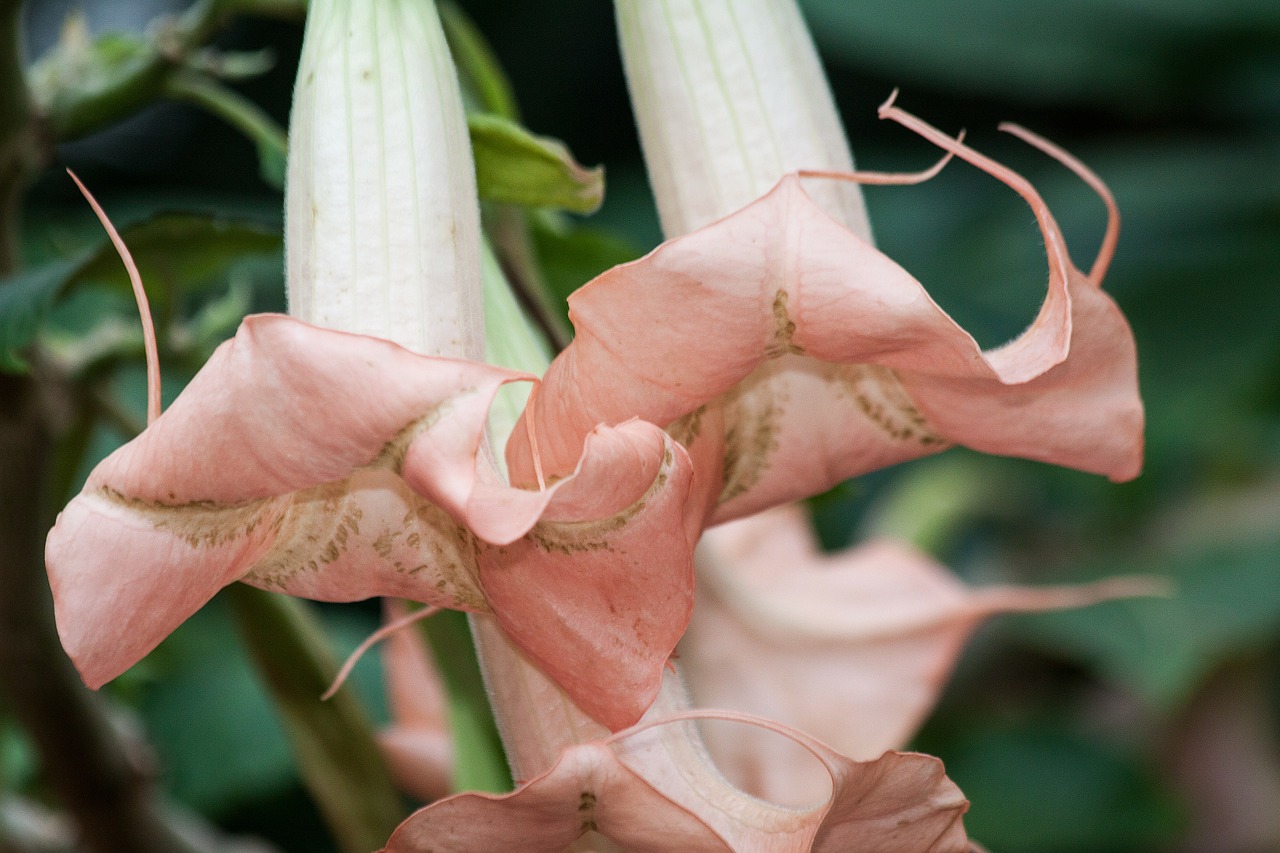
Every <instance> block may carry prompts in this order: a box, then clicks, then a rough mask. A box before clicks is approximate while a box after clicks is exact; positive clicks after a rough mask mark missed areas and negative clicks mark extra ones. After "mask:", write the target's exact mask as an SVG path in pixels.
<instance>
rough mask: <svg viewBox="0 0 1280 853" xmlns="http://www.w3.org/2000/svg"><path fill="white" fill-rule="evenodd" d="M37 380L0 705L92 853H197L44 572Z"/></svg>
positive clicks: (0, 482) (24, 413)
mask: <svg viewBox="0 0 1280 853" xmlns="http://www.w3.org/2000/svg"><path fill="white" fill-rule="evenodd" d="M20 6H21V4H20V3H19V2H17V0H0V277H3V276H5V275H7V274H9V273H11V272H13V271H14V270H15V269H16V268H17V266H18V250H17V247H18V233H19V226H18V214H19V209H20V205H21V202H22V197H23V193H24V192H25V190H26V187H27V185H28V183H29V181H30V180H31V178H32V176H33V174H34V172H35V170H36V169H37V168H38V164H39V162H40V158H39V151H38V148H37V144H36V142H37V141H36V131H35V128H36V121H35V118H34V114H33V110H32V107H31V102H30V98H29V95H28V93H27V89H26V84H25V82H24V78H23V70H22V66H21V62H20V59H19V51H18V21H19V11H20ZM42 408H43V407H42V405H41V397H40V388H39V386H38V384H37V382H36V380H35V379H34V378H33V377H31V376H15V375H0V701H4V702H5V703H6V704H7V705H8V707H9V708H10V709H11V710H12V712H13V716H14V717H15V718H16V719H17V721H18V722H19V724H20V725H22V727H23V728H24V729H25V730H26V731H27V732H28V734H29V735H30V736H31V739H32V741H33V743H34V744H35V747H36V750H37V752H38V753H39V756H40V761H41V766H42V769H43V771H44V774H45V777H46V779H47V780H48V782H49V784H50V786H51V788H52V789H53V791H54V792H55V794H56V795H57V796H58V798H59V800H60V801H61V802H62V804H63V805H64V806H65V807H66V809H67V811H68V812H69V813H70V815H71V817H72V819H73V820H74V821H75V824H76V827H77V829H78V831H79V836H80V837H79V841H80V848H81V849H84V850H87V851H92V853H196V851H199V850H201V849H202V848H200V847H198V846H195V845H193V844H191V843H189V841H188V840H187V839H186V838H185V837H184V835H185V833H183V832H181V831H180V830H177V829H175V828H174V825H173V824H171V823H170V822H169V819H168V818H169V815H168V813H167V812H166V811H165V809H164V808H163V806H162V805H161V802H160V800H159V798H158V797H157V796H156V792H155V790H154V787H153V775H154V774H153V773H152V772H151V769H152V768H151V766H150V760H149V754H148V753H147V752H146V750H145V749H143V748H140V747H138V746H136V745H135V746H134V747H133V748H130V746H129V745H128V744H126V742H125V741H124V740H123V739H122V738H121V737H120V735H119V734H118V733H117V732H116V731H115V729H114V728H113V727H112V725H111V722H110V719H109V718H108V716H107V714H106V712H105V710H104V708H103V702H102V699H101V698H100V697H99V696H97V695H95V694H93V693H90V692H89V690H87V689H86V688H85V686H84V685H83V684H82V683H81V681H80V677H79V676H78V675H77V674H76V672H75V670H74V668H73V667H72V666H71V663H70V661H68V660H67V657H66V655H65V654H64V653H63V651H62V647H61V645H60V643H59V641H58V635H57V631H56V629H55V627H54V621H53V610H52V606H51V605H52V599H51V596H50V592H49V584H48V581H47V580H46V577H45V572H44V559H43V550H44V531H45V529H46V528H47V526H48V518H47V517H46V516H47V513H46V512H45V509H44V508H45V500H44V498H45V497H46V496H45V495H44V494H43V488H44V484H45V483H47V482H48V478H47V474H48V473H49V470H48V464H49V458H50V452H49V451H50V445H51V438H50V435H49V429H48V421H47V419H46V417H45V413H44V412H43V411H42Z"/></svg>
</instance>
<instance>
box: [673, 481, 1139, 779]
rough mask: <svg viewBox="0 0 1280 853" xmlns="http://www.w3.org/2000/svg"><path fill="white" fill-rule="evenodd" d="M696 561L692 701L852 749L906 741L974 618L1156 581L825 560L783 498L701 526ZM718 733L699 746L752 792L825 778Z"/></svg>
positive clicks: (686, 649) (861, 751)
mask: <svg viewBox="0 0 1280 853" xmlns="http://www.w3.org/2000/svg"><path fill="white" fill-rule="evenodd" d="M699 569H700V570H699V581H700V583H701V586H700V587H699V592H700V596H699V600H698V607H697V609H696V611H695V614H694V618H693V622H692V623H691V624H690V627H689V633H688V634H687V635H686V636H685V639H684V641H683V642H682V644H681V647H680V652H681V663H682V664H683V666H684V667H685V672H686V674H687V675H688V678H689V683H690V685H691V687H692V690H693V693H694V699H695V701H696V702H697V703H698V704H699V705H702V706H705V707H717V708H730V709H734V710H738V711H743V712H746V713H750V714H757V715H761V716H767V717H769V718H770V719H774V720H777V721H779V722H781V723H784V724H786V725H789V726H794V727H796V728H799V729H801V730H803V731H805V732H808V733H809V734H812V735H813V736H814V737H817V738H819V739H821V740H823V741H824V742H826V743H829V744H830V745H831V746H832V747H834V748H835V749H837V750H839V751H840V752H841V753H842V754H845V755H849V756H851V757H853V758H857V759H866V758H872V757H875V756H878V755H880V754H881V753H883V752H884V751H885V750H887V749H899V748H901V747H902V746H903V745H904V744H906V742H907V741H908V740H909V739H910V737H911V736H912V735H913V734H914V733H915V731H916V729H917V728H918V727H919V725H920V723H921V722H923V720H924V718H925V716H926V715H927V714H928V713H929V711H930V710H931V709H932V708H933V706H934V704H935V702H936V701H937V698H938V695H939V693H940V692H941V690H942V688H943V686H944V685H945V683H946V681H947V678H948V677H949V676H950V674H951V670H952V668H953V666H954V665H955V661H956V659H957V658H958V657H959V655H960V652H961V649H962V647H963V645H964V643H965V641H966V640H967V639H968V638H969V636H970V634H972V632H973V631H974V630H975V629H976V628H977V627H978V625H979V624H980V623H981V622H982V620H984V619H985V618H987V617H989V616H991V615H993V614H995V613H1000V612H1018V611H1021V612H1026V611H1041V610H1053V609H1059V608H1066V607H1081V606H1085V605H1088V604H1093V603H1096V602H1098V601H1102V600H1105V599H1109V598H1114V597H1120V596H1130V595H1150V594H1153V593H1155V592H1159V591H1160V590H1159V588H1158V587H1157V586H1156V585H1155V584H1154V582H1153V581H1152V580H1150V579H1143V578H1116V579H1112V580H1107V581H1102V582H1100V583H1095V584H1089V585H1084V586H1075V587H1040V588H1030V587H1008V586H996V587H987V588H984V589H970V588H968V587H966V586H965V585H964V584H962V583H961V582H960V581H959V580H957V579H956V578H955V577H954V576H953V575H952V574H951V573H950V572H948V571H947V570H946V569H944V568H943V567H942V566H940V565H939V564H938V563H936V562H935V561H934V560H933V559H931V558H930V557H929V556H927V555H926V554H923V553H920V552H919V551H917V550H915V549H913V548H911V547H910V546H908V545H905V544H902V543H897V542H892V541H887V540H881V541H875V542H870V543H868V544H866V545H863V546H861V547H858V548H854V549H851V550H849V551H845V552H842V553H839V554H835V555H831V556H827V555H823V554H821V553H819V550H818V546H817V542H816V540H815V538H814V536H813V533H812V530H811V529H810V527H809V524H808V521H807V519H806V518H805V517H804V514H803V512H802V510H801V509H800V508H799V507H796V506H789V507H785V508H782V509H777V510H773V511H772V512H769V513H764V514H761V515H758V516H754V517H752V518H750V519H743V520H740V521H737V522H734V523H731V524H727V525H724V526H722V527H719V528H717V529H715V530H712V531H708V533H707V536H706V539H705V540H704V544H703V550H702V551H701V552H700V565H699ZM723 734H724V733H723V732H722V731H721V730H711V731H709V732H708V733H707V735H706V740H707V745H708V747H709V748H710V750H711V753H712V755H713V756H714V757H715V759H716V761H717V763H719V764H720V765H721V766H722V767H724V768H725V770H726V772H729V773H730V774H731V776H732V777H733V778H734V779H736V780H739V781H740V782H741V783H742V784H743V785H744V786H745V787H747V788H748V789H749V790H751V791H752V793H754V794H757V795H758V796H762V797H766V798H777V797H780V796H783V795H788V796H796V795H797V794H799V795H800V796H802V797H803V796H804V794H805V793H806V792H809V793H811V792H812V791H814V790H815V789H816V790H818V791H820V790H821V786H822V785H823V784H824V783H825V780H823V779H821V778H816V776H815V774H813V773H811V772H809V771H808V770H807V768H805V767H804V766H801V765H797V764H796V762H794V761H793V760H789V758H788V754H784V753H780V752H779V751H778V750H777V746H776V745H777V741H776V740H771V739H770V738H767V737H762V736H761V735H760V732H759V731H758V730H749V731H746V732H734V733H733V737H732V738H729V737H724V736H723Z"/></svg>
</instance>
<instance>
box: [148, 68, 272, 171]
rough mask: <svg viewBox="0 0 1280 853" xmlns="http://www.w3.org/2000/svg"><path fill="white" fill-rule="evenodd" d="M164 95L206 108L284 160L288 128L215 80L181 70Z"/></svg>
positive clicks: (167, 85)
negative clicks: (286, 129)
mask: <svg viewBox="0 0 1280 853" xmlns="http://www.w3.org/2000/svg"><path fill="white" fill-rule="evenodd" d="M164 94H165V95H166V96H167V97H170V98H173V99H175V100H182V101H189V102H190V103H193V104H195V105H197V106H200V107H204V108H205V109H207V110H208V111H209V112H211V113H213V114H214V115H216V116H218V117H220V118H221V119H222V120H223V121H225V122H227V124H229V125H231V126H232V127H234V128H236V129H237V130H239V131H240V132H241V133H243V134H244V135H245V136H247V137H249V138H250V139H252V140H255V141H257V142H258V143H259V144H262V145H267V146H269V147H270V148H271V149H272V150H274V151H277V152H279V154H280V156H281V157H284V156H285V152H286V151H287V150H288V148H289V141H288V137H287V136H286V135H285V132H284V128H282V127H280V125H279V124H277V123H276V121H275V119H273V118H271V116H270V115H268V114H267V112H266V110H264V109H262V108H261V107H259V106H258V105H257V104H255V103H254V102H253V101H250V100H249V99H248V98H246V97H244V96H243V95H241V94H240V93H239V92H237V91H235V90H234V89H231V88H230V87H228V86H224V85H222V84H221V83H219V82H218V81H217V80H214V79H212V78H211V77H207V76H205V75H203V74H197V73H195V72H192V71H179V72H177V73H175V74H171V75H169V79H168V80H167V81H166V83H165V89H164Z"/></svg>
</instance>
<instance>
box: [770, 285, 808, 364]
mask: <svg viewBox="0 0 1280 853" xmlns="http://www.w3.org/2000/svg"><path fill="white" fill-rule="evenodd" d="M795 333H796V324H795V321H794V320H792V319H791V315H790V314H789V313H788V312H787V292H786V291H785V290H779V291H778V292H777V293H775V294H774V296H773V341H772V342H770V344H769V345H768V346H767V347H765V353H766V354H767V355H768V356H769V358H781V357H782V356H784V355H786V354H788V353H791V354H793V355H804V347H801V346H797V345H796V344H794V343H792V342H791V339H792V338H793V337H794V336H795Z"/></svg>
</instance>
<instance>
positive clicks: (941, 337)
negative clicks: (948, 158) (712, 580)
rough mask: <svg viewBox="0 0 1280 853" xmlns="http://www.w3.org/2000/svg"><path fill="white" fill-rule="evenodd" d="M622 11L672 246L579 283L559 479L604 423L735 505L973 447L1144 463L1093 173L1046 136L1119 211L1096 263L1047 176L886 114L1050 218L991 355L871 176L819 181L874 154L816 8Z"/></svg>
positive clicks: (545, 405)
mask: <svg viewBox="0 0 1280 853" xmlns="http://www.w3.org/2000/svg"><path fill="white" fill-rule="evenodd" d="M617 8H618V22H619V29H620V33H621V37H622V46H623V56H624V59H625V61H626V68H627V75H628V82H629V84H630V87H631V91H632V93H633V98H632V99H633V103H634V105H635V111H636V118H637V123H638V124H639V127H640V130H641V139H642V142H643V143H644V151H645V159H646V163H647V165H648V168H649V172H650V176H651V181H652V183H653V186H654V193H655V197H656V199H657V202H658V208H659V211H660V212H661V214H662V220H663V225H664V228H665V229H666V234H667V237H668V238H673V239H670V240H669V242H667V243H665V244H663V245H662V246H661V247H659V248H658V249H656V250H655V251H654V252H652V253H651V254H650V255H649V256H647V257H645V258H642V259H641V260H639V261H636V262H635V263H633V264H629V265H626V266H621V267H617V268H615V269H613V270H610V271H609V272H607V273H605V274H604V275H602V276H600V277H599V278H597V279H596V280H595V281H593V282H592V283H590V284H589V285H587V286H586V287H584V288H582V289H581V290H579V291H578V292H577V293H576V294H574V296H573V297H571V299H570V317H571V319H572V320H573V322H574V326H575V329H576V337H575V340H574V343H573V345H572V346H570V347H569V348H568V349H567V350H566V351H565V352H564V353H563V354H562V355H561V356H560V358H559V359H557V361H556V363H555V364H553V366H552V368H551V370H550V371H549V372H548V374H547V376H546V384H545V386H544V387H543V389H542V392H541V393H540V394H539V398H538V400H537V401H536V403H535V405H534V406H533V407H532V408H531V417H532V418H533V421H534V423H536V424H537V425H538V433H539V436H540V439H541V444H540V450H541V461H542V463H543V464H544V466H546V468H547V469H548V470H549V471H551V472H553V473H554V472H563V471H567V470H569V469H570V468H571V466H572V465H573V464H574V460H576V458H577V455H578V452H579V450H580V447H581V437H582V436H584V435H586V434H587V433H588V432H589V431H590V429H591V428H593V427H594V426H595V424H597V423H600V422H609V423H612V422H616V421H617V420H618V419H620V418H624V417H641V418H643V419H645V420H648V421H651V422H653V423H657V424H662V425H669V426H670V431H671V432H672V434H674V435H676V436H677V437H678V438H680V439H681V440H682V441H683V442H684V443H685V444H686V445H687V446H688V449H689V450H690V453H691V454H692V455H693V457H694V460H695V464H696V466H697V470H698V478H697V479H698V489H699V491H700V492H705V493H706V495H705V497H706V499H707V501H708V502H709V503H710V504H712V505H714V506H715V507H716V508H715V511H714V516H713V520H714V521H725V520H728V519H731V518H737V517H741V516H744V515H748V514H750V513H752V512H755V511H757V510H759V509H762V508H764V507H767V506H772V505H777V504H781V503H787V502H789V501H791V500H794V499H796V498H800V497H804V496H807V495H811V494H814V493H817V492H821V491H824V490H825V489H827V488H829V487H830V486H832V485H834V484H835V483H837V482H839V481H841V480H843V479H845V478H848V477H851V476H855V475H857V474H861V473H864V472H867V471H870V470H872V469H875V468H880V467H884V466H886V465H890V464H893V463H896V462H900V461H903V460H906V459H911V458H915V457H919V456H923V455H927V454H931V453H936V452H938V451H940V450H942V449H944V448H946V447H948V446H950V445H952V444H964V445H967V446H969V447H972V448H975V449H977V450H982V451H986V452H990V453H999V454H1004V455H1013V456H1022V457H1027V458H1032V459H1038V460H1041V461H1046V462H1052V463H1056V464H1062V465H1068V466H1072V467H1077V468H1081V469H1084V470H1086V471H1092V472H1097V473H1102V474H1106V475H1108V476H1110V477H1112V478H1113V479H1117V480H1124V479H1128V478H1131V477H1133V476H1135V475H1136V474H1137V472H1138V470H1139V467H1140V465H1141V453H1142V422H1143V416H1142V405H1141V401H1140V399H1139V397H1138V391H1137V370H1136V357H1135V352H1134V345H1133V335H1132V333H1131V332H1130V330H1129V327H1128V324H1127V323H1126V322H1125V320H1124V317H1123V316H1122V315H1121V313H1120V311H1119V310H1118V309H1117V307H1116V306H1115V304H1114V303H1113V302H1112V301H1111V300H1110V298H1108V297H1107V296H1106V295H1105V294H1104V293H1103V292H1102V291H1101V289H1100V287H1101V283H1102V278H1103V275H1104V274H1105V271H1106V266H1107V263H1108V261H1109V260H1110V255H1111V251H1112V248H1113V246H1114V235H1115V230H1116V228H1115V226H1116V221H1115V216H1114V206H1113V205H1112V203H1111V200H1110V196H1109V195H1108V194H1106V191H1105V187H1103V186H1102V185H1101V182H1100V181H1098V180H1097V179H1096V178H1095V177H1094V176H1093V175H1092V174H1091V173H1089V172H1088V170H1087V169H1085V168H1084V167H1083V165H1081V164H1080V163H1079V162H1078V161H1076V160H1074V159H1073V158H1070V157H1068V156H1067V155H1065V154H1064V153H1063V152H1061V151H1059V150H1058V149H1056V148H1053V147H1052V146H1049V145H1047V144H1046V143H1043V142H1042V141H1040V140H1038V139H1037V138H1035V137H1032V136H1030V134H1025V133H1024V134H1023V135H1024V138H1027V139H1029V141H1032V142H1033V143H1035V144H1037V145H1039V146H1040V147H1042V148H1045V149H1046V150H1047V151H1049V152H1050V153H1051V154H1053V155H1054V156H1056V157H1058V158H1059V159H1061V160H1063V162H1065V163H1066V164H1067V165H1068V166H1070V167H1071V168H1073V169H1075V170H1076V171H1077V172H1079V173H1080V174H1081V175H1082V176H1084V177H1085V179H1086V180H1088V181H1089V182H1090V184H1091V185H1092V186H1094V187H1095V188H1096V189H1098V190H1099V192H1101V193H1102V194H1103V197H1104V199H1105V200H1106V202H1107V204H1108V209H1109V212H1110V213H1111V217H1112V218H1111V222H1110V224H1109V227H1108V236H1107V239H1106V241H1105V243H1104V246H1103V249H1102V250H1101V251H1100V252H1099V258H1098V261H1097V262H1096V263H1095V265H1094V266H1093V268H1092V270H1091V271H1090V272H1089V273H1088V274H1085V273H1083V272H1081V271H1080V270H1079V269H1077V268H1076V267H1075V266H1074V265H1073V264H1072V262H1071V259H1070V257H1069V256H1068V254H1067V250H1066V245H1065V242H1064V240H1063V237H1062V233H1061V231H1060V230H1059V228H1058V226H1057V223H1056V222H1055V221H1054V219H1053V216H1052V215H1051V214H1050V212H1049V210H1048V208H1047V207H1046V206H1045V204H1044V202H1043V201H1042V200H1041V198H1040V196H1039V195H1038V194H1037V193H1036V191H1035V189H1034V188H1033V187H1032V186H1031V185H1030V184H1029V183H1028V182H1027V181H1026V180H1025V179H1023V178H1022V177H1021V176H1019V175H1017V174H1015V173H1013V172H1012V171H1010V170H1009V169H1007V168H1005V167H1003V166H1001V165H999V164H997V163H995V162H993V161H991V160H990V159H989V158H987V157H984V156H983V155H981V154H979V153H977V152H976V151H973V150H972V149H970V148H968V147H967V146H965V145H963V144H961V143H959V142H958V141H956V140H953V139H950V138H948V137H946V136H944V135H943V134H941V133H939V132H938V131H936V130H934V129H933V128H930V127H928V126H927V125H925V124H924V123H923V122H920V121H919V120H917V119H915V118H914V117H912V116H909V115H907V114H906V113H904V112H902V111H901V110H899V109H897V108H896V107H894V106H893V105H892V103H886V104H885V105H884V107H882V109H881V116H882V117H884V118H888V119H892V120H894V121H898V122H900V123H902V124H905V125H907V126H908V127H910V128H911V129H913V130H915V131H916V132H917V133H920V134H921V135H923V136H924V137H925V138H927V139H929V140H930V141H932V142H934V143H935V144H937V145H938V146H940V147H941V148H943V149H944V150H945V151H947V152H949V153H951V154H953V155H955V156H957V157H960V158H962V159H965V160H968V161H969V162H970V163H972V164H973V165H975V166H977V167H978V168H980V169H982V170H984V171H986V172H988V173H989V174H991V175H992V176H993V177H995V178H997V179H998V180H1000V181H1002V182H1004V183H1006V184H1008V185H1009V186H1010V187H1011V188H1013V189H1014V190H1015V191H1016V192H1018V194H1019V195H1021V196H1022V197H1023V199H1024V200H1025V201H1026V202H1027V203H1028V204H1029V205H1030V206H1031V208H1032V211H1033V212H1034V213H1035V216H1036V220H1037V222H1038V224H1039V226H1040V230H1041V233H1042V235H1043V238H1044V241H1045V246H1046V250H1047V252H1048V260H1049V286H1048V292H1047V294H1046V297H1045V301H1044V304H1043V306H1042V308H1041V310H1040V312H1039V314H1038V316H1037V317H1036V318H1035V320H1034V321H1033V322H1032V323H1031V325H1030V326H1029V328H1028V329H1027V330H1026V331H1025V332H1023V333H1022V334H1021V335H1019V336H1018V337H1017V338H1016V339H1015V340H1013V341H1011V342H1010V343H1008V344H1006V345H1004V346H1002V347H999V348H997V349H995V350H991V351H987V352H983V351H982V350H981V349H980V348H979V347H978V345H977V343H976V342H975V341H974V340H973V338H972V337H971V336H970V335H969V334H968V333H967V332H966V331H964V330H963V329H962V328H960V327H959V326H958V325H957V324H956V323H955V322H954V321H953V320H952V319H951V318H950V317H948V316H947V314H946V313H945V312H943V311H942V309H941V308H939V307H938V306H937V305H936V304H935V303H934V302H933V300H932V299H931V298H930V297H929V295H928V293H927V291H926V290H925V289H924V287H923V286H922V285H921V284H920V283H919V282H917V281H916V280H915V279H913V278H912V277H911V276H910V275H909V274H908V273H907V272H906V271H905V270H903V269H902V268H901V267H900V266H898V265H897V264H896V263H894V262H893V260H891V259H890V258H888V257H886V256H885V255H883V254H882V253H880V252H878V251H877V250H876V249H875V248H874V246H873V245H872V244H871V242H870V229H869V227H868V225H867V223H866V218H865V212H864V210H863V208H862V205H861V201H860V197H859V196H858V194H857V187H856V186H854V185H853V184H851V183H848V182H839V181H835V180H832V179H831V178H829V177H826V178H821V179H808V180H805V179H804V178H803V177H802V175H803V174H805V171H803V170H816V171H819V172H837V173H838V172H847V171H849V170H850V169H851V168H852V159H851V157H850V155H849V153H848V148H847V145H846V143H845V141H844V138H843V134H842V132H841V130H840V126H839V122H838V119H837V117H836V113H835V109H834V106H833V104H832V102H831V97H830V94H829V92H828V90H827V87H826V82H825V80H824V79H823V76H822V71H821V68H820V66H819V64H818V61H817V56H816V53H815V52H814V50H813V47H812V44H811V42H810V40H809V37H808V34H807V32H806V31H805V28H804V23H803V21H802V20H801V18H800V15H799V11H798V9H797V8H796V6H795V4H794V3H793V2H789V0H742V2H734V0H693V2H689V3H671V2H647V0H619V2H618V3H617ZM787 173H791V174H787ZM797 173H799V174H797ZM784 175H786V176H785V177H784ZM868 177H869V178H870V179H872V180H876V181H880V182H883V181H886V180H888V179H889V176H868ZM779 179H781V181H779ZM694 229H699V230H694ZM690 232H692V233H690ZM510 455H511V457H512V458H511V459H510V460H509V461H510V462H511V464H512V470H513V476H517V477H519V478H520V479H521V480H528V478H529V477H530V476H531V475H530V473H529V471H530V455H531V454H530V452H529V450H528V448H522V447H519V446H513V448H512V452H511V454H510Z"/></svg>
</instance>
